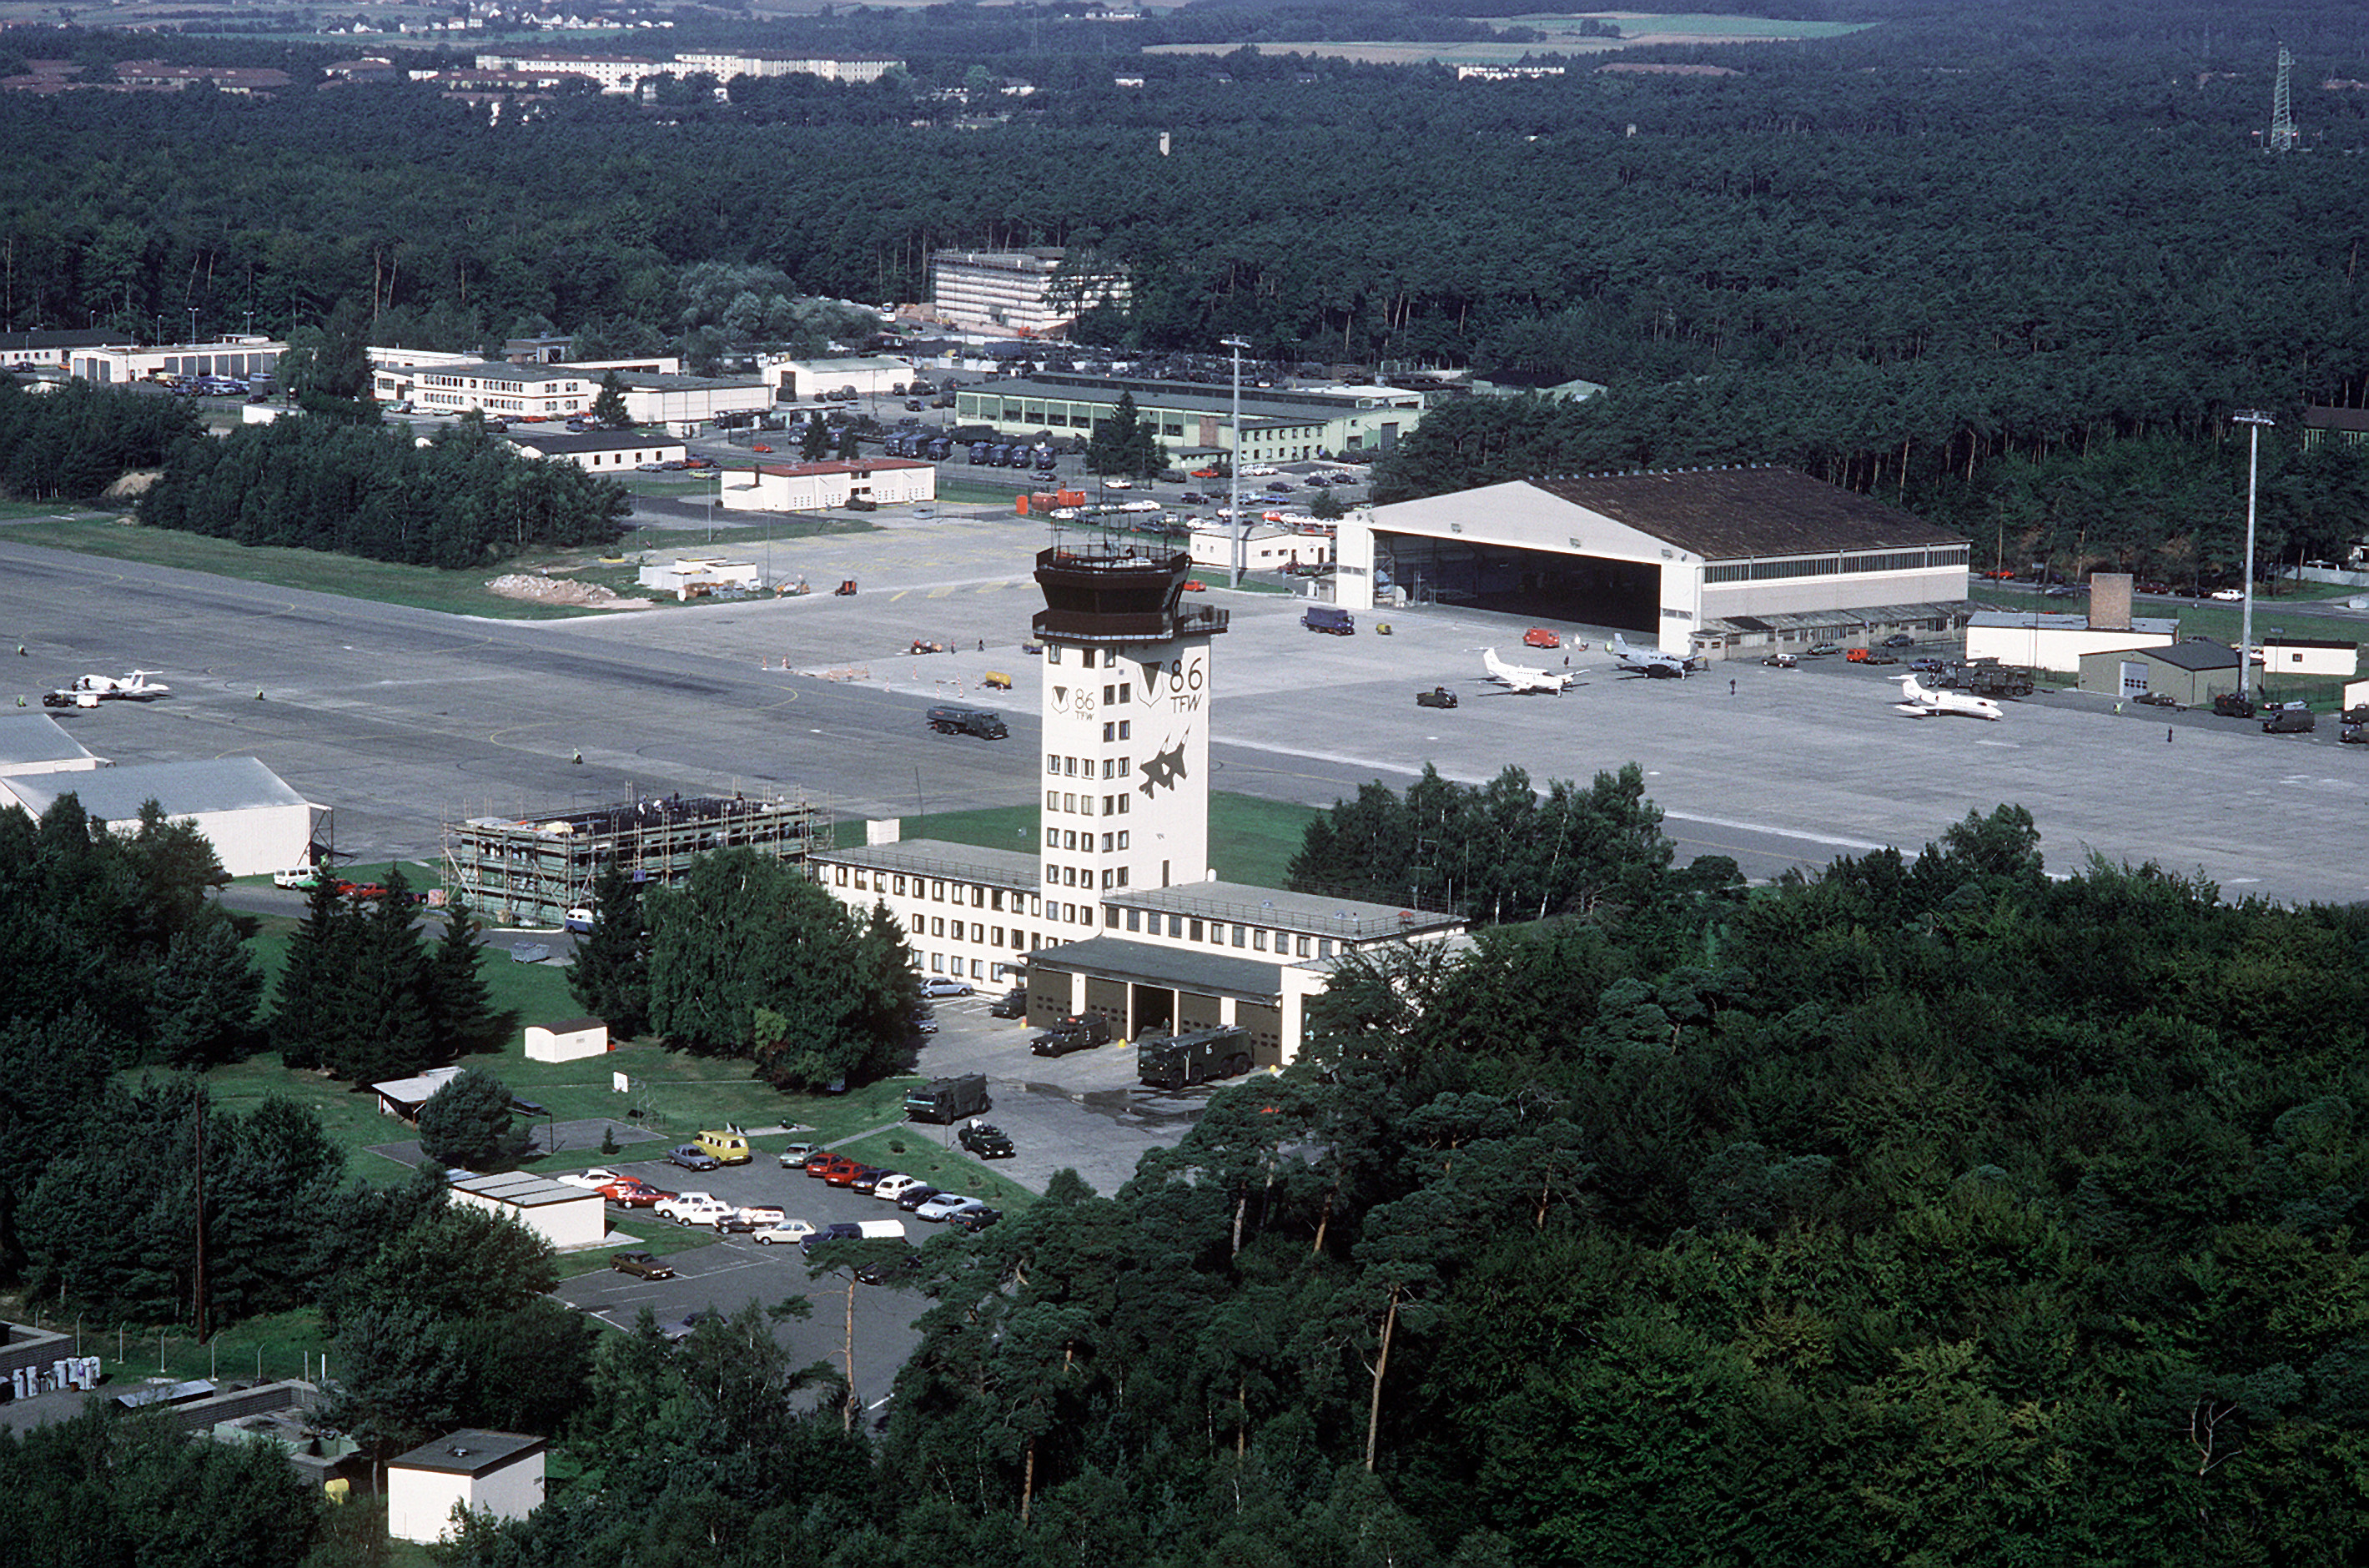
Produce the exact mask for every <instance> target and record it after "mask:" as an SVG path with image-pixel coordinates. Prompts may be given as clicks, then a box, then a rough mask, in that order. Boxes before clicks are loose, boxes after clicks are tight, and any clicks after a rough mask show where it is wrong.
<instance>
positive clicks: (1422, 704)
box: [1414, 686, 1456, 708]
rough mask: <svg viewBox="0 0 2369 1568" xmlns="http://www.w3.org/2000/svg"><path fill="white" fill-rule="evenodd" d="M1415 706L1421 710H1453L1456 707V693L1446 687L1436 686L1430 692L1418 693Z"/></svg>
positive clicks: (1415, 695)
mask: <svg viewBox="0 0 2369 1568" xmlns="http://www.w3.org/2000/svg"><path fill="white" fill-rule="evenodd" d="M1414 705H1415V706H1416V707H1419V708H1452V707H1454V706H1455V705H1456V693H1455V692H1451V691H1449V690H1448V688H1447V687H1445V686H1434V687H1433V688H1432V689H1431V690H1430V691H1428V692H1416V693H1415V694H1414Z"/></svg>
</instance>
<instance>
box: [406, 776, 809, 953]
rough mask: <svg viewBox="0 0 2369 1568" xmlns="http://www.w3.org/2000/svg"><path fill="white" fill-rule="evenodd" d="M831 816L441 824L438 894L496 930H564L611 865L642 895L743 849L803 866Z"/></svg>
mask: <svg viewBox="0 0 2369 1568" xmlns="http://www.w3.org/2000/svg"><path fill="white" fill-rule="evenodd" d="M830 835H831V824H830V813H829V812H828V811H827V810H825V809H824V808H822V807H818V806H814V805H811V804H809V803H808V802H807V801H806V800H804V799H797V800H790V799H784V798H778V797H769V798H754V799H752V798H750V797H747V796H743V795H729V796H722V795H693V796H686V795H667V796H663V797H661V796H649V797H647V798H644V799H640V800H629V801H625V802H623V803H621V804H617V805H613V806H599V807H589V808H580V809H577V810H572V811H568V812H565V813H561V814H555V815H553V816H548V817H545V816H535V817H523V818H509V817H471V818H466V819H464V820H455V819H452V818H447V819H446V820H445V822H444V824H443V851H444V886H445V888H446V890H447V892H448V894H449V895H450V896H451V897H452V898H460V899H465V900H466V901H467V903H468V905H469V908H470V909H471V910H474V911H475V913H476V915H477V917H478V918H479V919H481V920H486V921H491V922H493V923H495V924H497V925H513V926H530V925H548V926H555V925H559V924H562V923H563V922H564V921H566V916H567V911H568V910H575V909H586V908H589V907H590V905H591V903H592V885H593V883H594V882H595V881H597V880H598V879H599V877H600V876H601V872H602V870H604V869H605V868H606V867H608V866H610V865H612V864H614V865H617V866H619V867H621V868H622V869H623V870H624V873H625V875H626V876H629V877H631V878H633V879H634V880H635V881H636V882H638V883H640V884H641V885H642V886H643V887H646V888H647V887H672V886H674V885H675V884H677V883H679V882H681V881H682V880H683V878H684V877H686V876H689V875H690V873H691V865H692V861H694V860H696V859H697V858H698V857H699V856H700V855H702V854H704V853H707V852H708V851H710V850H722V849H747V850H754V851H755V852H756V853H759V854H761V855H767V856H770V857H772V859H775V860H786V861H793V862H796V863H799V864H804V863H805V862H806V860H807V857H808V856H809V855H810V854H812V853H814V852H815V851H817V850H819V849H828V848H830Z"/></svg>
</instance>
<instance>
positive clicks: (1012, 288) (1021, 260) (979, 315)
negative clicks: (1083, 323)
mask: <svg viewBox="0 0 2369 1568" xmlns="http://www.w3.org/2000/svg"><path fill="white" fill-rule="evenodd" d="M1067 255H1068V253H1067V252H1066V251H1064V250H1061V249H1060V248H1059V247H1058V246H1036V247H1035V248H1032V249H1028V250H941V251H934V252H933V253H932V254H931V256H930V296H931V303H933V305H934V306H935V307H936V310H937V313H938V315H941V316H943V317H944V318H945V320H946V321H948V322H949V323H951V324H953V325H954V326H966V327H970V328H972V329H974V330H977V331H982V332H998V331H1001V332H1009V333H1011V334H1013V336H1015V337H1034V336H1036V335H1038V334H1041V333H1047V332H1051V331H1053V330H1054V329H1056V328H1059V327H1064V326H1069V324H1070V322H1071V321H1073V320H1075V319H1076V318H1077V316H1078V315H1079V313H1080V312H1081V311H1083V310H1086V309H1089V308H1091V307H1093V306H1094V305H1098V304H1112V305H1123V304H1125V303H1127V298H1128V289H1127V280H1126V279H1125V278H1123V277H1121V276H1119V275H1118V274H1116V273H1097V274H1093V275H1090V276H1087V277H1083V278H1070V279H1060V280H1057V275H1058V274H1059V272H1060V269H1061V263H1062V261H1063V259H1064V258H1066V256H1067Z"/></svg>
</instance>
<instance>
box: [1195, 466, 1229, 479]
mask: <svg viewBox="0 0 2369 1568" xmlns="http://www.w3.org/2000/svg"><path fill="white" fill-rule="evenodd" d="M1193 477H1194V478H1196V479H1222V478H1224V477H1225V475H1223V474H1221V473H1219V471H1218V470H1217V469H1214V468H1196V469H1195V470H1193Z"/></svg>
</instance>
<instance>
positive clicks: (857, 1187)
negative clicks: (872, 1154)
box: [847, 1165, 896, 1193]
mask: <svg viewBox="0 0 2369 1568" xmlns="http://www.w3.org/2000/svg"><path fill="white" fill-rule="evenodd" d="M895 1174H896V1172H894V1171H888V1170H884V1169H882V1168H881V1167H880V1166H877V1165H866V1166H864V1167H863V1168H862V1169H861V1170H859V1171H857V1172H856V1173H855V1175H854V1178H853V1180H851V1181H850V1182H849V1183H848V1184H847V1185H848V1186H849V1187H850V1188H852V1189H853V1190H854V1191H856V1192H860V1193H870V1192H874V1191H876V1190H877V1189H878V1187H879V1185H880V1183H881V1180H882V1178H883V1177H887V1176H893V1175H895Z"/></svg>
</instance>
